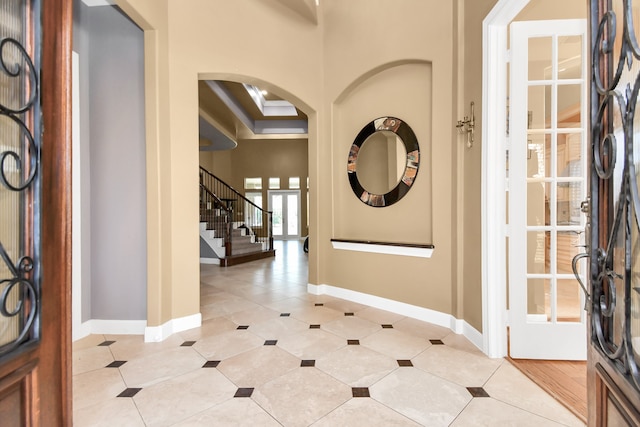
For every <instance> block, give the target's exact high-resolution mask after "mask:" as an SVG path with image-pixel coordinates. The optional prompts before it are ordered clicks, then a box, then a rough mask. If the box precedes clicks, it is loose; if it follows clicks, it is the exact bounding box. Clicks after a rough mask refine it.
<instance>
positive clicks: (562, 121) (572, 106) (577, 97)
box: [558, 84, 582, 128]
mask: <svg viewBox="0 0 640 427" xmlns="http://www.w3.org/2000/svg"><path fill="white" fill-rule="evenodd" d="M581 100H582V85H579V84H578V85H559V86H558V128H579V127H582V119H581V117H580V105H581Z"/></svg>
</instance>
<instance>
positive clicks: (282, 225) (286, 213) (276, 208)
mask: <svg viewBox="0 0 640 427" xmlns="http://www.w3.org/2000/svg"><path fill="white" fill-rule="evenodd" d="M268 194H269V210H270V211H271V212H273V238H274V239H276V240H290V239H298V238H300V191H299V190H269V192H268Z"/></svg>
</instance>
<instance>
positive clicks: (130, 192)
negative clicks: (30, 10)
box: [74, 0, 147, 322]
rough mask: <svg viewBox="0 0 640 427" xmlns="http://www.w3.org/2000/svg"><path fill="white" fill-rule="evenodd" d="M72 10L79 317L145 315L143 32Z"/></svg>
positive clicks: (113, 15)
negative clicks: (76, 57) (76, 62)
mask: <svg viewBox="0 0 640 427" xmlns="http://www.w3.org/2000/svg"><path fill="white" fill-rule="evenodd" d="M75 12H76V16H75V21H74V34H75V36H76V38H75V43H74V45H75V46H74V49H77V50H78V51H79V53H80V77H81V80H80V86H81V88H80V90H81V94H80V103H81V104H80V108H81V111H80V117H81V119H80V121H81V123H80V134H81V144H82V147H81V150H82V151H81V167H82V170H83V173H84V174H85V178H87V177H88V179H87V180H86V181H83V182H82V188H81V191H82V200H83V208H82V227H83V255H82V270H83V278H82V298H83V301H82V321H84V322H86V321H88V320H92V319H99V320H116V321H129V320H135V321H140V320H145V319H146V317H147V310H146V308H147V304H146V293H147V274H146V263H147V251H146V240H147V235H146V179H145V173H146V171H145V129H144V79H143V77H144V64H143V57H144V50H143V34H142V31H141V30H140V29H139V28H138V27H136V26H135V25H134V24H133V23H132V22H131V21H130V20H129V19H128V18H127V17H125V16H124V15H122V13H121V12H119V11H118V10H117V9H115V8H113V7H111V6H100V7H87V6H85V5H84V4H83V3H82V2H81V1H79V0H78V1H76V4H75ZM85 227H88V230H85ZM89 236H90V237H89ZM87 272H89V274H87Z"/></svg>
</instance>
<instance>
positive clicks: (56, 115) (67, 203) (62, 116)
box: [0, 0, 73, 426]
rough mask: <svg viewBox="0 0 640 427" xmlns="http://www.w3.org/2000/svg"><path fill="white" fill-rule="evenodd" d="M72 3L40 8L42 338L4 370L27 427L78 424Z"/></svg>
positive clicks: (0, 369)
mask: <svg viewBox="0 0 640 427" xmlns="http://www.w3.org/2000/svg"><path fill="white" fill-rule="evenodd" d="M72 10H73V2H71V1H66V0H45V1H43V2H42V66H41V70H40V81H41V85H40V88H41V92H40V93H41V103H42V120H43V123H44V126H43V128H44V131H43V135H42V150H41V162H40V173H41V183H42V199H41V236H42V241H41V271H42V275H41V298H40V301H41V332H40V337H41V339H40V342H39V344H37V345H35V346H33V347H31V348H30V349H28V350H25V351H23V352H22V353H20V354H19V355H17V356H13V357H12V356H7V359H8V360H5V361H3V364H2V365H1V366H0V379H1V380H0V381H1V382H3V383H4V384H5V385H6V384H14V386H15V387H21V390H22V401H23V402H22V405H23V408H22V410H23V412H22V423H23V424H24V425H27V426H39V425H55V426H70V425H71V424H72V393H71V360H72V359H71V287H70V284H71V46H72V40H71V35H72V25H73V19H72Z"/></svg>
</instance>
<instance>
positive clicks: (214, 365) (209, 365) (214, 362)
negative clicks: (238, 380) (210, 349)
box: [202, 360, 220, 368]
mask: <svg viewBox="0 0 640 427" xmlns="http://www.w3.org/2000/svg"><path fill="white" fill-rule="evenodd" d="M219 364H220V361H219V360H207V362H206V363H205V364H204V365H202V367H203V368H217V367H218V365H219Z"/></svg>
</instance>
